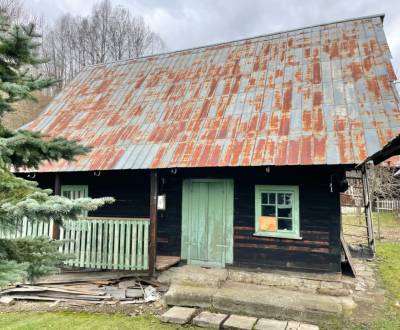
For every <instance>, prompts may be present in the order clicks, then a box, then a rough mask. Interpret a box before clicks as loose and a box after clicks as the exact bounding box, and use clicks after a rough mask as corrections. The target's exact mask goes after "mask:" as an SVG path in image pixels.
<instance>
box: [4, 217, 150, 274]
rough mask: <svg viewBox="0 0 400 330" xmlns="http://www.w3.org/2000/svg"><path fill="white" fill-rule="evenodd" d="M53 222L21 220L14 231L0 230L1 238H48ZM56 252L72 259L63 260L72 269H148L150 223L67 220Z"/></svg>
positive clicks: (93, 219) (147, 221)
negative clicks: (60, 243)
mask: <svg viewBox="0 0 400 330" xmlns="http://www.w3.org/2000/svg"><path fill="white" fill-rule="evenodd" d="M52 232H53V221H50V222H31V221H28V220H27V219H23V220H22V221H21V225H20V226H18V227H17V228H14V229H13V228H7V229H2V230H0V238H20V237H39V236H44V237H48V238H51V236H52ZM60 240H64V241H65V242H64V244H63V245H62V246H60V248H59V251H60V252H61V253H64V254H66V255H72V256H74V257H75V258H74V259H71V260H68V261H66V264H67V265H70V266H75V267H86V268H98V269H121V270H147V269H148V246H149V245H148V244H149V241H148V240H149V220H148V219H118V220H116V219H107V218H87V219H80V220H75V221H73V220H67V221H64V225H63V226H62V227H60Z"/></svg>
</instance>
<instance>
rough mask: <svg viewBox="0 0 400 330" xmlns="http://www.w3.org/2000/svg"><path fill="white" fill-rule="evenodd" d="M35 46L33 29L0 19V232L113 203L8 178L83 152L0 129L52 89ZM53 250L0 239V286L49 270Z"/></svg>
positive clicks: (39, 242) (60, 141)
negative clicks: (17, 105)
mask: <svg viewBox="0 0 400 330" xmlns="http://www.w3.org/2000/svg"><path fill="white" fill-rule="evenodd" d="M39 40H40V35H39V34H37V33H36V30H35V26H34V24H28V25H22V24H13V25H12V24H10V23H9V20H8V18H7V17H6V16H5V15H4V13H0V229H5V228H8V227H11V228H16V226H18V224H19V223H21V219H23V218H24V217H27V218H28V219H29V220H30V221H49V220H50V219H53V220H54V221H55V222H56V223H58V224H62V220H63V219H77V218H78V217H79V215H80V214H82V213H83V212H84V211H91V210H95V209H96V208H98V207H99V206H102V205H103V204H105V203H109V202H112V201H113V199H112V198H99V199H90V198H81V199H77V200H69V199H67V198H64V197H61V196H54V195H52V191H51V190H44V189H40V188H39V187H38V185H37V183H36V182H34V181H28V180H25V179H23V178H21V177H17V176H16V175H15V174H14V173H15V172H16V171H18V169H20V168H30V169H35V168H38V167H39V165H40V164H41V163H42V162H44V161H50V162H54V161H58V160H60V159H65V160H68V161H73V160H74V157H75V156H77V155H80V154H84V153H87V152H88V151H89V148H87V147H84V146H82V145H80V144H79V143H78V142H77V141H68V140H66V139H64V138H62V137H57V138H50V137H48V136H44V135H43V134H41V133H40V132H31V131H26V130H10V129H7V128H6V127H4V125H3V124H2V121H1V119H2V116H3V115H4V113H6V112H10V111H14V108H13V103H14V102H17V101H20V100H26V99H31V100H35V98H34V96H33V95H32V92H34V91H38V90H42V89H45V88H47V87H50V86H52V85H53V84H54V83H56V81H55V80H53V79H45V78H43V77H42V76H41V75H40V74H39V70H38V66H39V65H40V64H42V63H43V62H44V61H45V60H44V59H42V58H41V57H40V56H39V55H38V47H39V46H40V43H39ZM59 244H60V243H59V242H51V241H50V240H48V239H28V238H25V239H18V240H11V239H0V286H1V285H4V284H7V283H9V282H15V281H20V280H23V279H24V277H25V278H26V277H28V278H30V279H33V278H34V277H35V276H39V275H43V274H45V273H46V272H49V271H52V270H54V269H55V267H56V266H57V265H58V264H59V263H60V261H61V260H62V256H60V255H59V254H57V250H58V245H59Z"/></svg>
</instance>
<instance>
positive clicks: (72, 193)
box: [61, 185, 88, 199]
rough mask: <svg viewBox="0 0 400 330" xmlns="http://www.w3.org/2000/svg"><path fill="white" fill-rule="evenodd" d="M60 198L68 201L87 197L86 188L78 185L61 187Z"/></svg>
mask: <svg viewBox="0 0 400 330" xmlns="http://www.w3.org/2000/svg"><path fill="white" fill-rule="evenodd" d="M61 196H64V197H67V198H69V199H77V198H84V197H88V186H84V185H80V186H76V185H62V186H61Z"/></svg>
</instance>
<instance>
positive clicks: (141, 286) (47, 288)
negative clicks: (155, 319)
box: [0, 272, 165, 306]
mask: <svg viewBox="0 0 400 330" xmlns="http://www.w3.org/2000/svg"><path fill="white" fill-rule="evenodd" d="M109 275H110V276H109V277H111V278H107V276H106V274H102V273H99V274H97V276H96V274H95V273H93V272H89V273H80V274H79V279H78V278H77V277H76V276H74V275H71V274H69V275H68V274H66V275H65V276H64V278H63V276H62V275H60V277H59V278H55V279H54V281H52V280H51V277H50V278H48V279H46V280H42V282H39V283H37V284H35V285H28V284H21V285H17V286H13V287H8V288H6V289H4V290H2V291H0V298H1V297H7V299H4V301H10V298H11V299H12V300H11V301H15V300H28V301H47V302H57V303H64V304H68V305H79V306H81V305H93V304H94V305H115V304H118V303H120V304H141V303H147V302H152V301H156V300H158V299H159V298H160V294H159V291H165V289H163V288H161V287H158V283H155V282H151V281H147V280H144V279H141V278H137V277H135V278H126V277H125V278H124V277H119V276H117V275H116V274H109ZM112 275H114V276H112ZM118 277H119V278H118ZM156 287H158V288H157V289H156Z"/></svg>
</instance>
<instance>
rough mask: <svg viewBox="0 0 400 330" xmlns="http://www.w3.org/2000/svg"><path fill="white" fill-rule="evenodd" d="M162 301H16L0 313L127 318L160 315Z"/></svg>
mask: <svg viewBox="0 0 400 330" xmlns="http://www.w3.org/2000/svg"><path fill="white" fill-rule="evenodd" d="M166 309H167V308H166V306H164V305H163V304H162V301H161V300H160V301H157V302H153V303H143V304H119V303H118V304H115V305H108V304H104V305H86V306H85V305H81V306H77V305H68V304H65V303H58V304H57V303H54V302H36V301H35V302H29V301H22V300H21V301H17V302H16V303H15V304H13V305H11V306H0V312H60V311H71V312H92V313H105V314H113V313H117V312H118V313H121V314H126V315H129V316H135V315H143V314H153V315H160V314H162V313H163V312H164V311H165V310H166Z"/></svg>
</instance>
